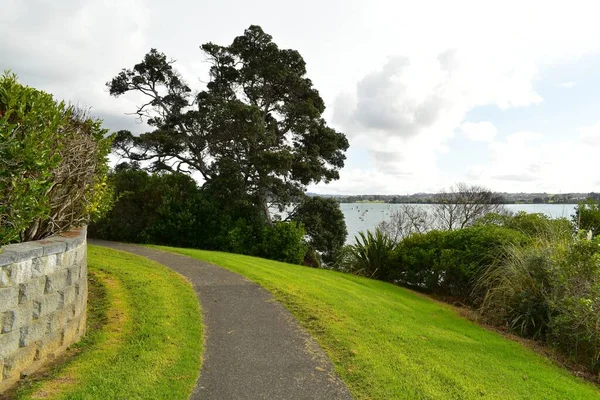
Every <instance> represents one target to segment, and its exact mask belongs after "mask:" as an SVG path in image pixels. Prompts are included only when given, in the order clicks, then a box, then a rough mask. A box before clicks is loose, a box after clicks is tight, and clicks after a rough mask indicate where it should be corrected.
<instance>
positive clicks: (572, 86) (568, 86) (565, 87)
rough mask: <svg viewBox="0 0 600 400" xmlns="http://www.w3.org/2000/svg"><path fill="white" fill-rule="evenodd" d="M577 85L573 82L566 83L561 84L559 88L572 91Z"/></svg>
mask: <svg viewBox="0 0 600 400" xmlns="http://www.w3.org/2000/svg"><path fill="white" fill-rule="evenodd" d="M575 85H576V83H575V82H573V81H566V82H561V83H559V84H558V86H559V87H561V88H563V89H572V88H574V87H575Z"/></svg>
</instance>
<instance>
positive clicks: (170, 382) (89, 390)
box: [19, 246, 202, 399]
mask: <svg viewBox="0 0 600 400" xmlns="http://www.w3.org/2000/svg"><path fill="white" fill-rule="evenodd" d="M88 264H89V273H90V278H91V284H92V285H93V286H95V287H96V291H97V292H100V293H104V296H100V298H99V299H96V300H95V299H94V297H95V296H94V297H92V296H91V297H90V302H91V303H90V305H89V306H91V308H94V307H95V309H94V310H90V311H93V312H92V313H91V314H92V318H90V321H89V322H90V323H91V325H92V326H90V324H88V327H89V328H91V329H90V330H89V332H88V336H87V337H86V339H85V341H84V343H83V346H82V352H81V355H79V356H78V357H76V358H74V359H73V360H72V361H70V362H69V363H67V364H66V365H64V366H62V367H61V368H59V370H58V371H54V372H53V373H52V376H51V377H50V378H47V379H45V380H43V381H42V382H37V383H35V384H33V385H31V386H29V387H24V388H22V390H21V391H20V394H19V398H52V399H187V398H188V397H189V395H190V393H191V391H192V389H193V386H194V384H195V382H196V380H197V378H198V373H199V371H200V364H201V358H200V357H201V353H202V321H201V317H200V310H199V306H198V301H197V299H196V296H195V293H194V290H193V288H192V287H191V285H190V284H189V283H188V282H187V281H185V280H184V279H183V278H182V277H181V276H179V275H177V274H176V273H174V272H172V271H171V270H169V269H167V268H166V267H164V266H162V265H160V264H157V263H155V262H152V261H150V260H148V259H146V258H143V257H138V256H135V255H132V254H128V253H123V252H119V251H115V250H109V249H106V248H103V247H96V246H89V247H88ZM92 293H93V292H92ZM99 320H103V321H102V323H100V324H99ZM94 325H100V326H99V327H98V326H96V329H94ZM89 328H88V329H89Z"/></svg>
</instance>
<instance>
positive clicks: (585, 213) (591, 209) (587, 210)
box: [571, 199, 600, 236]
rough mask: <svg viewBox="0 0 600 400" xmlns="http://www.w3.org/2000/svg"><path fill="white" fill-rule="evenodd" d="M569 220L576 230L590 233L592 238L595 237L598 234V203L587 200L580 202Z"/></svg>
mask: <svg viewBox="0 0 600 400" xmlns="http://www.w3.org/2000/svg"><path fill="white" fill-rule="evenodd" d="M571 219H572V221H573V225H575V226H576V227H577V229H582V230H585V231H592V233H593V234H594V236H595V235H597V234H598V233H600V201H596V200H593V199H588V200H587V201H585V202H580V203H579V204H578V205H577V208H576V209H575V214H574V215H573V216H572V217H571Z"/></svg>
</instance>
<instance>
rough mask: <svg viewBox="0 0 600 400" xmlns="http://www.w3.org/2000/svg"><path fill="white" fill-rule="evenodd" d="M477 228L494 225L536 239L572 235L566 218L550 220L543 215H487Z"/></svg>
mask: <svg viewBox="0 0 600 400" xmlns="http://www.w3.org/2000/svg"><path fill="white" fill-rule="evenodd" d="M478 225H479V226H487V225H495V226H503V227H505V228H510V229H514V230H516V231H519V232H521V233H523V234H525V235H527V236H529V237H532V238H538V239H557V238H563V239H568V238H570V237H571V236H572V235H573V226H572V224H571V222H569V220H568V219H566V218H554V219H553V218H550V217H549V216H548V215H546V214H543V213H527V212H525V211H519V212H518V213H516V214H497V213H492V214H487V215H486V216H484V217H483V218H481V219H480V220H479V221H478Z"/></svg>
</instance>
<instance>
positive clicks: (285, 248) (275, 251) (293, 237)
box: [258, 222, 307, 264]
mask: <svg viewBox="0 0 600 400" xmlns="http://www.w3.org/2000/svg"><path fill="white" fill-rule="evenodd" d="M304 234H305V231H304V228H303V227H302V225H300V224H298V223H297V222H275V223H273V225H272V226H267V227H265V230H264V234H263V239H262V243H261V246H260V252H259V254H258V255H259V256H261V257H264V258H269V259H271V260H277V261H283V262H288V263H291V264H302V261H304V256H305V255H306V251H307V246H306V244H305V243H304Z"/></svg>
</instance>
